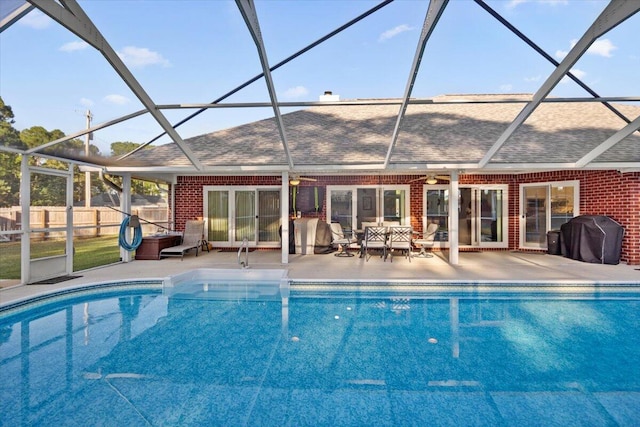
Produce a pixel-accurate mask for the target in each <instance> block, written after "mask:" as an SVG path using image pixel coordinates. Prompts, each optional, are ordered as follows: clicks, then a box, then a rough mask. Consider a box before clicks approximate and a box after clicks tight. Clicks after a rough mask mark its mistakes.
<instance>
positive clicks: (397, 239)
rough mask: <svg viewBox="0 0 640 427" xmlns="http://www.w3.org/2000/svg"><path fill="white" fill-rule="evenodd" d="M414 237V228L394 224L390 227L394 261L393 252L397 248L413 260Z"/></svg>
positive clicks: (390, 242) (390, 241) (390, 247)
mask: <svg viewBox="0 0 640 427" xmlns="http://www.w3.org/2000/svg"><path fill="white" fill-rule="evenodd" d="M412 239H413V228H411V227H410V226H404V225H394V226H391V227H389V252H390V254H391V258H390V261H391V262H393V252H394V251H395V250H399V251H402V252H403V253H404V256H405V257H406V258H409V262H411V249H412V248H413V246H412V245H411V241H412Z"/></svg>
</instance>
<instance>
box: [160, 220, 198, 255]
mask: <svg viewBox="0 0 640 427" xmlns="http://www.w3.org/2000/svg"><path fill="white" fill-rule="evenodd" d="M203 232H204V221H198V220H189V221H187V222H186V224H185V226H184V234H183V235H182V243H181V244H179V245H177V246H171V247H168V248H164V249H163V250H161V251H160V258H162V257H163V256H165V257H168V256H179V257H180V259H181V260H182V259H183V258H184V254H185V252H188V251H190V250H191V249H195V250H196V256H198V250H199V249H200V246H201V245H202V241H203Z"/></svg>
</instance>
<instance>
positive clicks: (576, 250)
mask: <svg viewBox="0 0 640 427" xmlns="http://www.w3.org/2000/svg"><path fill="white" fill-rule="evenodd" d="M560 233H561V237H562V243H563V254H564V255H565V256H566V257H567V258H571V259H575V260H579V261H585V262H592V263H599V264H618V263H620V253H621V251H622V236H623V235H624V229H623V228H622V226H621V225H620V224H619V223H617V222H616V221H614V220H613V219H611V218H609V217H608V216H602V215H581V216H577V217H575V218H573V219H571V220H570V221H569V222H567V223H565V224H562V226H561V227H560Z"/></svg>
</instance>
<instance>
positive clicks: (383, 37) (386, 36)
mask: <svg viewBox="0 0 640 427" xmlns="http://www.w3.org/2000/svg"><path fill="white" fill-rule="evenodd" d="M411 30H413V27H410V26H408V25H406V24H402V25H398V26H397V27H395V28H392V29H390V30H387V31H385V32H384V33H382V34H380V37H379V38H378V41H380V42H383V41H385V40H389V39H390V38H393V37H395V36H397V35H398V34H401V33H404V32H406V31H411Z"/></svg>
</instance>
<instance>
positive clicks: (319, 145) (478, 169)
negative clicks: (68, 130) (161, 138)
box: [118, 94, 640, 264]
mask: <svg viewBox="0 0 640 427" xmlns="http://www.w3.org/2000/svg"><path fill="white" fill-rule="evenodd" d="M529 101H531V95H525V94H516V95H447V96H440V97H436V98H431V99H422V100H418V99H412V100H410V101H409V103H408V106H407V109H406V112H405V114H404V115H401V116H400V118H398V117H399V115H398V110H399V106H400V105H401V103H402V100H395V99H388V100H353V101H339V100H336V99H335V96H333V98H332V101H331V102H326V103H315V104H314V105H313V106H311V107H310V108H306V109H302V110H298V111H294V112H291V113H287V114H283V115H282V129H279V127H278V122H277V120H275V119H265V120H260V121H256V122H253V123H247V124H244V125H241V126H237V127H233V128H229V129H225V130H220V131H216V132H212V133H208V134H205V135H200V136H196V137H193V138H189V139H186V140H185V141H184V143H185V144H186V146H187V147H188V148H189V150H190V151H191V152H192V153H193V155H195V156H196V157H197V158H198V159H199V161H200V162H201V167H200V168H197V167H196V166H194V165H193V164H192V162H191V161H190V160H189V158H188V157H187V156H186V155H185V154H184V152H183V150H181V147H179V146H178V145H177V144H175V143H171V144H167V145H162V146H159V147H155V148H152V149H150V150H143V151H139V152H138V153H135V154H134V155H133V156H131V158H132V159H134V160H144V163H145V165H146V166H145V168H143V169H140V168H138V169H136V173H137V174H139V175H144V169H147V168H148V169H147V170H148V171H149V172H150V173H151V172H153V174H155V175H156V176H158V173H159V172H160V173H161V174H162V176H163V177H164V178H165V179H166V180H167V181H169V182H171V183H172V189H171V196H172V199H171V202H170V206H171V207H172V216H173V219H174V221H175V227H176V229H178V230H180V229H182V228H183V227H184V224H185V221H186V220H188V219H192V218H197V217H203V218H204V219H205V220H206V224H207V225H206V227H207V238H208V240H209V241H210V242H211V243H212V244H213V245H214V246H218V247H237V246H238V245H239V244H240V242H241V241H242V238H244V237H247V238H248V240H249V243H250V245H251V246H254V247H257V248H282V244H281V238H280V235H279V233H280V230H279V227H280V226H281V224H283V223H286V222H287V218H292V217H294V216H298V215H300V216H302V217H312V218H320V219H323V220H325V221H327V222H331V221H334V222H336V221H339V222H340V223H341V224H342V225H343V227H346V228H353V229H360V228H361V225H362V222H363V221H376V222H382V221H396V222H399V223H401V224H408V225H412V226H413V227H414V229H415V230H417V231H421V230H423V229H425V228H426V224H427V223H430V222H436V223H438V225H439V231H438V235H437V238H436V248H449V249H451V250H452V251H454V250H455V251H458V250H460V251H466V250H474V251H475V250H540V251H542V250H546V249H547V232H548V231H550V230H556V229H558V228H559V227H560V225H561V224H563V223H564V222H566V221H568V220H569V219H571V218H572V217H574V216H577V215H606V216H609V217H611V218H612V219H614V220H615V221H617V222H619V223H620V224H621V225H622V226H623V227H624V229H625V235H624V238H623V242H622V258H621V259H622V261H623V262H626V263H628V264H640V209H639V208H640V172H639V171H638V168H637V165H638V163H639V162H640V134H638V132H637V131H635V132H634V130H633V129H631V130H630V131H627V132H626V133H625V129H627V128H628V127H626V128H625V122H624V121H623V119H621V118H620V117H619V115H616V114H614V113H613V112H612V110H611V108H609V106H608V105H606V104H605V103H603V102H587V100H580V101H577V100H564V99H553V98H548V99H547V100H546V101H545V102H542V103H541V104H540V105H539V106H538V107H537V108H536V109H535V111H533V113H532V114H531V115H530V116H529V117H528V118H527V119H526V120H525V121H524V122H523V123H522V124H521V125H520V126H518V127H517V128H516V129H515V130H514V131H513V132H510V133H508V134H507V133H506V131H505V129H507V128H508V127H509V126H510V124H511V123H512V122H513V121H514V118H516V116H518V114H519V113H520V112H521V111H522V109H523V106H524V105H527V102H529ZM615 109H616V110H617V111H618V112H620V113H621V114H622V115H624V116H626V117H629V118H630V119H631V120H633V119H636V118H637V117H640V107H637V106H632V105H626V104H615ZM636 120H637V119H636ZM629 122H630V120H629ZM636 127H637V126H636ZM621 129H622V130H621ZM280 131H282V132H280ZM281 133H282V134H281ZM282 135H284V137H283V136H282ZM505 135H506V136H505ZM118 170H119V171H122V170H123V168H118ZM294 178H297V179H296V180H295V181H294V180H293V179H294ZM289 179H292V180H291V181H290V182H289ZM292 184H295V185H292ZM452 194H457V197H451V195H452ZM283 195H284V196H283ZM287 196H288V197H287ZM285 204H286V205H288V206H287V207H288V208H287V209H286V210H284V211H283V209H282V207H283V206H284V205H285ZM284 229H285V230H284V231H285V232H287V231H288V232H291V230H287V227H284Z"/></svg>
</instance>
